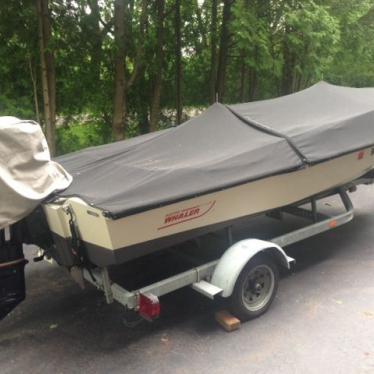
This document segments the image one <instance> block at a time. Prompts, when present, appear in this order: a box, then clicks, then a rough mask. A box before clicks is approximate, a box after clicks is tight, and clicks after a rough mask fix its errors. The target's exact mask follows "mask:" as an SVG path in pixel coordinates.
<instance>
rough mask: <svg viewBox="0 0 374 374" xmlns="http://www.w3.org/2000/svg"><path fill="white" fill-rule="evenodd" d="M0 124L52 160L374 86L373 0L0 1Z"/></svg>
mask: <svg viewBox="0 0 374 374" xmlns="http://www.w3.org/2000/svg"><path fill="white" fill-rule="evenodd" d="M0 61H1V64H0V115H12V116H18V117H21V118H27V119H34V120H36V121H38V122H40V123H41V124H42V127H43V129H44V131H45V133H46V137H47V140H48V143H49V146H50V149H51V151H52V153H53V154H63V153H66V152H70V151H75V150H78V149H81V148H84V147H87V146H93V145H99V144H104V143H107V142H110V141H113V140H121V139H124V138H127V137H132V136H135V135H138V134H144V133H147V132H150V131H155V130H158V129H161V128H165V127H169V126H175V125H178V124H180V123H182V122H183V121H185V120H187V119H188V118H189V117H190V116H192V115H195V114H196V113H198V112H199V111H201V110H202V109H203V108H205V107H207V106H208V105H209V104H211V103H213V102H215V101H219V102H222V103H234V102H246V101H252V100H261V99H266V98H271V97H275V96H279V95H285V94H289V93H292V92H295V91H298V90H301V89H303V88H306V87H308V86H310V85H312V84H313V83H315V82H317V81H319V80H326V81H328V82H330V83H334V84H339V85H346V86H355V87H365V86H374V0H355V1H353V0H320V1H319V0H224V1H218V0H7V1H2V2H1V4H0Z"/></svg>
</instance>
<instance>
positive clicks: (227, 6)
mask: <svg viewBox="0 0 374 374" xmlns="http://www.w3.org/2000/svg"><path fill="white" fill-rule="evenodd" d="M232 4H233V0H225V1H224V5H223V16H222V25H221V41H220V48H219V59H218V71H217V88H216V90H217V94H218V101H223V99H224V94H225V83H226V66H227V55H228V48H229V39H230V33H229V22H230V18H231V5H232Z"/></svg>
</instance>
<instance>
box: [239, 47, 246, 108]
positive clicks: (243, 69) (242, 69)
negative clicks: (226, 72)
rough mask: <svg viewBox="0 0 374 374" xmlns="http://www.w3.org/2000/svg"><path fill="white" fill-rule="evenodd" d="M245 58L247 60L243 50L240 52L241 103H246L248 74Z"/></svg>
mask: <svg viewBox="0 0 374 374" xmlns="http://www.w3.org/2000/svg"><path fill="white" fill-rule="evenodd" d="M244 58H245V52H244V50H243V49H242V50H241V51H240V85H239V87H240V89H239V101H240V102H241V103H244V101H245V78H246V73H247V71H246V70H247V69H246V66H245V62H244Z"/></svg>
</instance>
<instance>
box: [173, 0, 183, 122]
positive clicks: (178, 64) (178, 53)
mask: <svg viewBox="0 0 374 374" xmlns="http://www.w3.org/2000/svg"><path fill="white" fill-rule="evenodd" d="M180 11H181V3H180V0H176V1H175V70H176V74H175V87H176V109H177V124H178V125H179V124H180V123H181V122H182V111H183V104H182V42H181V27H182V25H181V12H180Z"/></svg>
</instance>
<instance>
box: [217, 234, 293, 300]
mask: <svg viewBox="0 0 374 374" xmlns="http://www.w3.org/2000/svg"><path fill="white" fill-rule="evenodd" d="M261 252H266V253H270V254H271V255H272V256H274V259H275V262H276V263H277V264H278V265H280V266H282V267H284V268H286V269H290V267H291V263H292V262H294V261H295V260H294V259H293V258H291V257H289V256H287V255H286V253H285V252H284V250H283V249H282V248H281V247H280V246H279V245H277V244H275V243H272V242H268V241H264V240H259V239H246V240H241V241H239V242H237V243H235V244H234V245H232V246H231V247H230V248H228V249H227V250H226V251H225V253H224V254H223V256H222V257H221V259H220V260H219V262H218V264H217V266H216V268H215V270H214V272H213V276H212V279H211V281H210V283H211V284H213V285H215V286H217V287H219V288H221V289H222V290H223V292H222V294H221V296H223V297H229V296H231V294H232V292H233V290H234V287H235V283H236V281H237V279H238V277H239V274H240V273H241V271H242V270H243V268H244V267H245V266H246V264H247V263H248V262H249V261H250V260H251V259H252V258H253V257H254V256H256V255H257V254H259V253H261Z"/></svg>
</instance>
